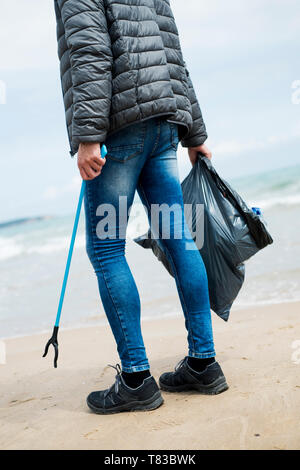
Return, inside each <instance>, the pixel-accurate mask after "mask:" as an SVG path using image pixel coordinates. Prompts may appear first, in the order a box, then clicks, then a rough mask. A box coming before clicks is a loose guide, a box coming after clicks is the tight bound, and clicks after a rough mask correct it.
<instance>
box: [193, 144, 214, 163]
mask: <svg viewBox="0 0 300 470" xmlns="http://www.w3.org/2000/svg"><path fill="white" fill-rule="evenodd" d="M188 153H189V157H190V160H191V164H192V165H193V166H194V165H195V163H196V161H197V154H198V153H201V154H202V155H204V157H207V158H209V160H211V159H212V153H211V151H210V150H209V148H208V147H207V146H206V145H205V144H202V145H198V147H189V148H188Z"/></svg>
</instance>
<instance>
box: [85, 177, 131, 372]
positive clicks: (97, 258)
mask: <svg viewBox="0 0 300 470" xmlns="http://www.w3.org/2000/svg"><path fill="white" fill-rule="evenodd" d="M86 193H87V198H88V205H89V211H90V217H91V219H92V250H93V255H94V258H95V259H96V260H97V262H98V264H99V267H100V269H101V272H102V275H103V279H104V282H105V285H106V288H107V292H108V294H109V296H110V298H111V301H112V304H113V306H114V308H115V311H116V314H117V318H118V320H119V322H120V325H121V330H122V332H123V335H124V340H125V344H126V347H127V351H128V357H129V360H130V364H132V357H131V352H130V349H129V347H128V343H127V333H126V328H125V327H124V324H123V322H122V319H121V316H120V314H119V311H118V307H117V305H116V303H115V300H114V298H113V296H112V294H111V291H110V288H109V285H108V283H107V279H106V276H105V272H104V271H103V266H102V263H101V260H100V259H99V257H98V256H97V255H96V252H95V247H94V232H93V227H95V226H96V225H95V220H94V215H93V214H94V213H93V210H92V204H91V195H90V191H89V185H88V184H87V191H86ZM130 367H132V365H130Z"/></svg>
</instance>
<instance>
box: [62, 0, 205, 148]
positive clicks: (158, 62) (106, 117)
mask: <svg viewBox="0 0 300 470" xmlns="http://www.w3.org/2000/svg"><path fill="white" fill-rule="evenodd" d="M55 11H56V17H57V38H58V54H59V59H60V70H61V81H62V90H63V96H64V105H65V110H66V121H67V128H68V134H69V140H70V146H71V154H72V155H74V154H75V153H76V152H77V151H78V147H79V143H80V142H101V143H102V142H105V139H106V137H107V135H108V134H111V133H113V132H115V131H117V130H119V129H120V128H122V127H125V126H127V125H129V124H132V123H134V122H137V121H141V120H145V119H149V118H151V117H154V116H163V115H164V116H166V118H167V119H168V120H169V121H172V122H175V123H177V124H179V138H180V140H181V143H182V145H183V146H184V147H195V146H197V145H201V144H202V143H203V142H204V141H205V140H206V138H207V134H206V130H205V125H204V123H203V119H202V115H201V111H200V107H199V104H198V101H197V98H196V95H195V91H194V88H193V85H192V82H191V79H190V77H189V73H188V71H187V69H186V67H185V62H184V61H183V57H182V52H181V47H180V42H179V37H178V30H177V27H176V24H175V20H174V16H173V14H172V10H171V7H170V2H169V0H55Z"/></svg>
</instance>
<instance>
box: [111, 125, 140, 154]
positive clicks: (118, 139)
mask: <svg viewBox="0 0 300 470" xmlns="http://www.w3.org/2000/svg"><path fill="white" fill-rule="evenodd" d="M145 134H146V127H145V123H144V122H138V123H134V124H131V125H130V126H127V127H125V128H124V129H120V130H119V131H117V132H114V133H113V134H112V135H111V136H109V137H108V138H107V139H106V142H105V145H106V147H107V157H108V158H110V159H111V160H115V161H117V162H121V163H124V162H126V161H127V160H130V159H132V158H134V157H137V156H138V155H140V154H141V153H142V152H143V151H144V142H145Z"/></svg>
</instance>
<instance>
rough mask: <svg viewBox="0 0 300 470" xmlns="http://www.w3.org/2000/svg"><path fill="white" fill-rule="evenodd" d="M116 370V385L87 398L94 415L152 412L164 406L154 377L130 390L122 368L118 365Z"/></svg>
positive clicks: (93, 393)
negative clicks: (138, 411)
mask: <svg viewBox="0 0 300 470" xmlns="http://www.w3.org/2000/svg"><path fill="white" fill-rule="evenodd" d="M112 367H114V366H112ZM114 369H116V371H117V375H116V382H115V383H114V385H112V386H111V387H110V388H109V389H108V390H103V391H100V392H92V393H90V395H89V396H88V397H87V405H88V407H89V408H90V409H91V410H92V411H93V412H94V413H97V414H112V413H120V412H121V411H137V410H141V411H150V410H155V409H156V408H158V407H159V406H160V405H162V404H163V398H162V396H161V393H160V390H159V388H158V385H157V383H156V381H155V379H154V377H152V376H150V377H147V378H146V379H145V380H144V382H143V383H142V385H140V386H139V387H137V388H130V387H128V386H127V385H126V384H125V382H124V379H123V377H122V375H121V368H120V366H119V365H117V366H116V367H114Z"/></svg>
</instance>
